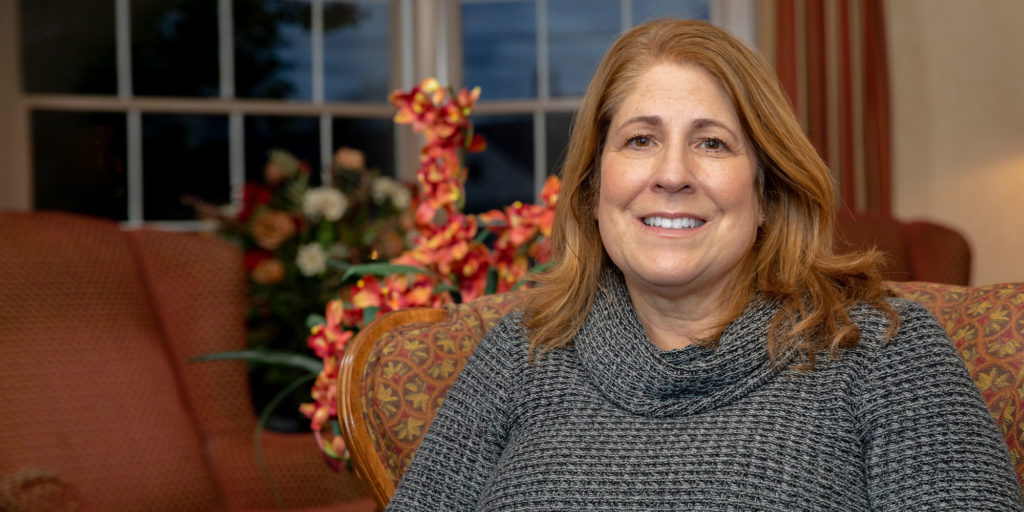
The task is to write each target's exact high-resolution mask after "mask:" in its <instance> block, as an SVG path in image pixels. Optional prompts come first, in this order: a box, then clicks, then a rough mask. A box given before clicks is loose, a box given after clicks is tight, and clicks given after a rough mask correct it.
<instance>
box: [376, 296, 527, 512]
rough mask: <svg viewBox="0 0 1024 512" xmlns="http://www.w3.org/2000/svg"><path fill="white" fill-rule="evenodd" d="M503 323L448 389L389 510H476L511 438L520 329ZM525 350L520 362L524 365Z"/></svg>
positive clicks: (509, 318) (509, 321)
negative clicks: (509, 429)
mask: <svg viewBox="0 0 1024 512" xmlns="http://www.w3.org/2000/svg"><path fill="white" fill-rule="evenodd" d="M514 318H515V317H513V316H507V317H505V318H504V319H502V320H501V321H500V322H499V323H498V325H496V326H495V327H494V329H492V330H491V332H490V333H488V334H487V335H486V336H484V338H483V339H482V340H481V341H480V344H479V346H478V347H477V348H476V351H475V352H474V353H473V355H472V356H470V358H469V360H468V361H467V362H466V365H465V367H463V369H462V371H461V372H460V373H459V376H458V378H457V379H456V381H455V383H454V384H453V385H452V387H451V389H449V391H448V395H447V396H446V397H445V399H444V403H443V404H442V405H441V407H440V409H439V410H438V412H437V415H436V416H435V417H434V421H433V422H432V423H431V425H430V428H429V429H428V430H427V433H426V435H425V436H424V437H423V441H422V442H421V443H420V446H419V448H418V449H417V450H416V454H415V455H414V456H413V459H412V462H411V464H410V465H409V469H408V470H407V471H406V472H405V474H404V475H403V476H402V480H401V481H400V482H399V483H398V488H397V489H396V490H395V495H394V496H393V497H392V499H391V502H390V503H389V504H388V507H387V510H388V511H395V512H398V511H431V512H434V511H438V510H445V511H461V510H473V509H474V508H475V507H476V503H477V501H478V500H479V498H480V495H481V493H482V492H483V490H484V488H485V486H486V485H487V482H488V481H489V480H490V477H491V474H492V473H493V471H494V468H495V466H496V465H497V462H498V459H499V457H500V456H501V453H502V451H503V449H504V446H505V440H506V438H507V435H508V423H509V421H508V417H509V413H510V412H509V411H510V410H511V400H510V395H511V386H512V385H513V380H512V377H513V368H514V367H515V366H516V364H515V363H516V359H517V358H516V355H515V353H514V351H513V350H512V349H511V347H512V346H513V345H516V344H515V343H513V341H514V340H515V339H516V333H515V331H517V330H519V329H518V328H517V327H518V322H514V321H513V319H514ZM525 357H526V356H525V352H524V353H523V354H519V358H521V359H523V360H524V361H525Z"/></svg>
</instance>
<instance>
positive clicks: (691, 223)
mask: <svg viewBox="0 0 1024 512" xmlns="http://www.w3.org/2000/svg"><path fill="white" fill-rule="evenodd" d="M640 220H641V222H643V223H644V224H646V225H648V226H651V227H655V228H664V229H694V228H698V227H700V226H702V225H704V222H705V221H703V220H701V219H697V218H694V217H676V218H672V219H670V218H668V217H657V216H655V217H644V218H642V219H640Z"/></svg>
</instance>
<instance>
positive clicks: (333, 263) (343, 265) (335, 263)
mask: <svg viewBox="0 0 1024 512" xmlns="http://www.w3.org/2000/svg"><path fill="white" fill-rule="evenodd" d="M327 266H328V267H331V268H336V269H338V270H348V269H350V268H352V264H351V263H349V262H347V261H345V260H337V259H334V258H327Z"/></svg>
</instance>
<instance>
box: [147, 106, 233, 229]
mask: <svg viewBox="0 0 1024 512" xmlns="http://www.w3.org/2000/svg"><path fill="white" fill-rule="evenodd" d="M142 168H143V180H142V186H143V209H144V213H143V216H144V217H145V219H146V220H191V219H195V213H194V212H193V210H192V208H191V207H190V206H187V205H186V204H185V202H184V201H183V199H184V198H186V197H188V196H192V197H198V198H200V199H202V200H204V201H206V202H209V203H213V204H224V203H227V202H228V201H230V199H231V197H230V188H231V185H230V181H229V177H228V120H227V117H225V116H212V115H179V114H145V115H143V116H142Z"/></svg>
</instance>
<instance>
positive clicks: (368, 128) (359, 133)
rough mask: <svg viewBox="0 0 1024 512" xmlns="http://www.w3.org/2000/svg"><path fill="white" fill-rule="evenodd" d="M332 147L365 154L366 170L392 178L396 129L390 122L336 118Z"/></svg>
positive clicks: (393, 173) (386, 120)
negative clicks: (354, 150) (346, 148)
mask: <svg viewBox="0 0 1024 512" xmlns="http://www.w3.org/2000/svg"><path fill="white" fill-rule="evenodd" d="M332 131H333V141H332V142H333V147H332V149H334V150H335V151H336V150H337V149H338V148H340V147H342V146H345V147H349V148H353V149H358V150H359V151H362V152H363V153H365V154H366V167H368V168H370V169H376V170H378V171H380V173H381V174H382V175H384V176H392V177H393V176H395V175H396V174H395V125H394V123H392V122H391V119H390V118H388V119H350V118H335V119H334V126H333V127H332Z"/></svg>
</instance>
